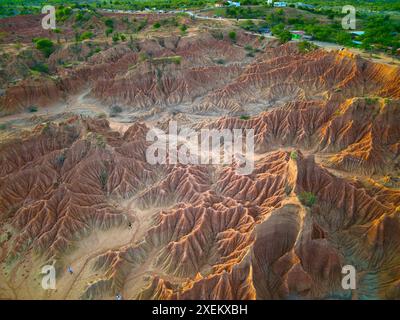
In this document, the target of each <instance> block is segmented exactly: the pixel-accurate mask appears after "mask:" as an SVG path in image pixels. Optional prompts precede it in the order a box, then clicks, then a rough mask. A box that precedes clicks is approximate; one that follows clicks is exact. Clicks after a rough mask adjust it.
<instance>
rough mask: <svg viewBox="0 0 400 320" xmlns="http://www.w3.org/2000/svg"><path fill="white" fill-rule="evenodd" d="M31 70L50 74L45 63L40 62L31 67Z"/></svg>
mask: <svg viewBox="0 0 400 320" xmlns="http://www.w3.org/2000/svg"><path fill="white" fill-rule="evenodd" d="M31 70H33V71H37V72H41V73H49V66H48V65H47V64H45V63H40V62H38V63H35V64H34V65H33V66H32V67H31Z"/></svg>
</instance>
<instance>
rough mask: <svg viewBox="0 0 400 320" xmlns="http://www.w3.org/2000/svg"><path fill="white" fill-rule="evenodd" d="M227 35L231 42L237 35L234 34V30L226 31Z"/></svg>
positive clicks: (234, 40)
mask: <svg viewBox="0 0 400 320" xmlns="http://www.w3.org/2000/svg"><path fill="white" fill-rule="evenodd" d="M228 37H229V39H231V41H232V42H236V39H237V35H236V32H235V31H230V32H229V33H228Z"/></svg>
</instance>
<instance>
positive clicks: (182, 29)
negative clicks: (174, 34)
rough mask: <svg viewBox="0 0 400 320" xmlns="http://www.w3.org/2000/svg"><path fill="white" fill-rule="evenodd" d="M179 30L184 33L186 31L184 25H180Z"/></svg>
mask: <svg viewBox="0 0 400 320" xmlns="http://www.w3.org/2000/svg"><path fill="white" fill-rule="evenodd" d="M179 29H180V30H181V31H182V32H185V31H186V30H187V26H186V24H183V25H181V26H180V27H179Z"/></svg>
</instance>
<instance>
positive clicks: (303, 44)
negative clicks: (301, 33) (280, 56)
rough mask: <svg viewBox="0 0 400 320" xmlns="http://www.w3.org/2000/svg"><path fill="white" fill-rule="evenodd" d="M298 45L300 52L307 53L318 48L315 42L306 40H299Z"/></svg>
mask: <svg viewBox="0 0 400 320" xmlns="http://www.w3.org/2000/svg"><path fill="white" fill-rule="evenodd" d="M298 47H299V51H300V52H301V53H308V52H311V51H314V50H315V49H317V48H318V47H317V46H316V45H315V44H313V43H311V42H308V41H300V42H299V43H298Z"/></svg>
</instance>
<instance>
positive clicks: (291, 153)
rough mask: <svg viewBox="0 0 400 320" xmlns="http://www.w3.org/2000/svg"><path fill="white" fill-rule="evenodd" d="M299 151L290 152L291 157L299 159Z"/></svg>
mask: <svg viewBox="0 0 400 320" xmlns="http://www.w3.org/2000/svg"><path fill="white" fill-rule="evenodd" d="M297 156H298V155H297V151H295V150H293V151H292V152H290V159H293V160H297Z"/></svg>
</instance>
